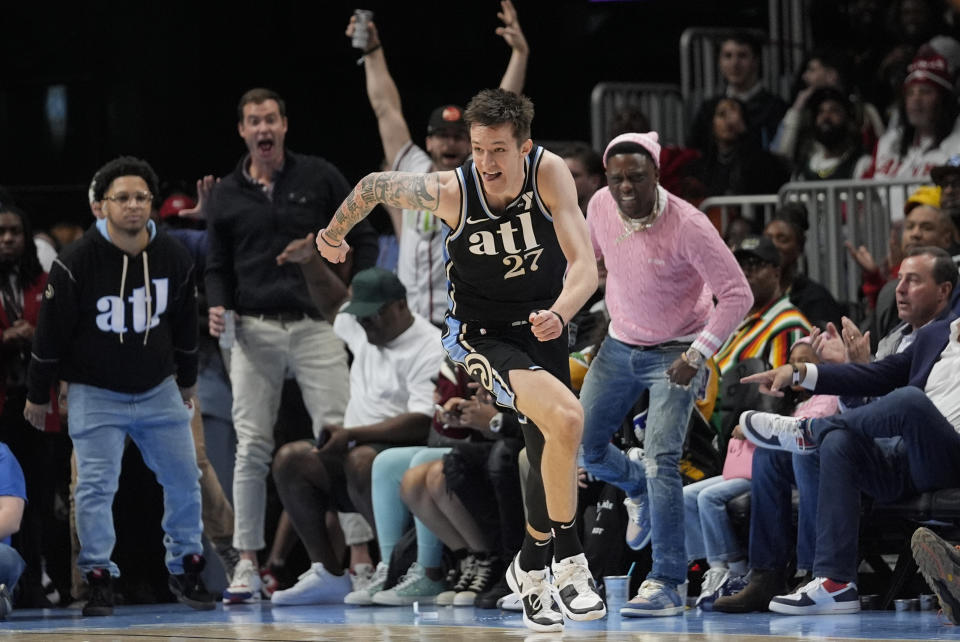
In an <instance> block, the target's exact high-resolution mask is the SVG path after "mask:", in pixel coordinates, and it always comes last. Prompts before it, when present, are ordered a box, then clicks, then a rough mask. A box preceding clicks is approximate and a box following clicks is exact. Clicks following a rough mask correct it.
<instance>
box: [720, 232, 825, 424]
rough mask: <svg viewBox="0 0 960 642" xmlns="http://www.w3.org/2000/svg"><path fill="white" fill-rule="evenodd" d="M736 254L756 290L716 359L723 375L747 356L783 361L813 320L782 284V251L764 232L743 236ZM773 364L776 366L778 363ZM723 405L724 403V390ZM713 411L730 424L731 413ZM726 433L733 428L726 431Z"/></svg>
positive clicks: (785, 360)
mask: <svg viewBox="0 0 960 642" xmlns="http://www.w3.org/2000/svg"><path fill="white" fill-rule="evenodd" d="M733 256H734V257H735V258H736V259H737V262H738V263H739V264H740V269H741V270H743V273H744V275H745V276H746V277H747V282H748V283H749V284H750V291H751V292H752V293H753V305H752V306H751V308H750V310H749V312H747V316H746V318H745V319H744V320H743V321H741V322H740V325H739V326H737V329H736V330H734V331H733V333H732V334H731V335H730V336H729V337H728V338H727V340H726V342H724V344H723V345H722V346H720V349H719V350H718V351H717V354H716V355H715V356H714V359H715V361H716V363H717V369H718V370H719V373H720V376H721V377H722V376H723V375H724V374H725V373H726V372H727V371H728V370H730V369H731V368H732V367H733V366H734V365H735V364H737V363H739V362H741V361H744V360H746V359H754V358H756V359H761V360H763V362H764V363H767V364H770V365H771V366H773V364H778V366H779V365H783V364H785V363H787V360H788V359H789V356H790V347H791V346H792V345H793V344H794V343H796V342H797V340H798V339H800V337H804V336H806V335H808V334H810V322H809V321H807V319H806V317H804V316H803V313H802V312H800V310H798V309H797V308H796V306H794V305H793V304H792V303H791V302H790V297H789V296H788V295H787V294H785V293H784V292H783V289H782V287H781V286H780V271H781V267H780V262H781V259H780V253H779V252H778V251H777V248H776V246H774V244H773V241H771V240H770V239H768V238H767V237H765V236H760V237H757V236H751V237H747V238H746V239H744V240H743V241H742V242H741V243H740V245H739V247H737V248H736V249H735V250H734V252H733ZM778 366H773V367H778ZM720 394H721V399H720V400H719V403H720V405H722V404H723V399H722V394H723V391H721V393H720ZM718 415H720V413H714V418H715V421H714V425H722V426H729V428H732V426H733V424H732V423H729V422H730V420H731V419H733V418H732V417H723V416H718ZM723 434H724V437H726V436H727V435H729V434H730V430H729V429H727V430H725V431H723Z"/></svg>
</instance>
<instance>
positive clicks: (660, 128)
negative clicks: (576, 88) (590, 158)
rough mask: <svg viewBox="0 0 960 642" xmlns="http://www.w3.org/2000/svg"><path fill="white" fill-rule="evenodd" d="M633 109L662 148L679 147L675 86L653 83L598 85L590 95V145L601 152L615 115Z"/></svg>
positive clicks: (679, 104)
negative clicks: (657, 137) (657, 139)
mask: <svg viewBox="0 0 960 642" xmlns="http://www.w3.org/2000/svg"><path fill="white" fill-rule="evenodd" d="M626 107H636V108H638V109H639V110H640V111H642V112H643V114H644V115H645V116H646V117H647V119H648V120H649V121H650V128H651V129H652V130H654V131H656V132H657V133H659V134H660V143H661V144H663V145H681V144H683V140H684V137H685V136H686V114H685V108H684V103H683V96H681V94H680V87H678V86H677V85H668V84H657V83H631V82H601V83H598V84H597V85H596V86H594V88H593V91H592V92H591V93H590V128H591V144H592V145H593V148H594V149H596V150H597V151H598V152H601V153H602V152H603V149H604V147H606V145H607V142H609V140H610V138H611V136H610V133H611V132H610V126H611V124H612V122H613V120H614V118H615V117H616V115H617V113H618V112H620V111H621V110H622V109H624V108H626Z"/></svg>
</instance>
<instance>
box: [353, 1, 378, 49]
mask: <svg viewBox="0 0 960 642" xmlns="http://www.w3.org/2000/svg"><path fill="white" fill-rule="evenodd" d="M353 15H354V17H355V18H356V21H355V22H354V23H353V39H352V40H351V41H350V44H352V45H353V47H354V49H360V50H361V51H366V50H367V41H368V40H369V38H370V30H369V29H368V28H367V25H368V24H369V23H370V21H371V20H373V12H372V11H368V10H366V9H356V10H354V12H353Z"/></svg>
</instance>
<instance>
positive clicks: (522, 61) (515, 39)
mask: <svg viewBox="0 0 960 642" xmlns="http://www.w3.org/2000/svg"><path fill="white" fill-rule="evenodd" d="M497 17H498V18H500V20H501V21H502V22H503V26H502V27H497V35H498V36H501V37H502V38H503V39H504V40H505V41H506V43H507V44H508V45H510V62H508V63H507V70H506V71H505V72H503V79H502V80H500V88H501V89H506V90H507V91H512V92H514V93H516V94H519V93H523V84H524V82H525V81H526V78H527V60H528V59H529V57H530V45H528V44H527V39H526V37H524V35H523V29H521V28H520V21H519V20H518V19H517V10H516V9H515V8H514V7H513V2H511V0H500V11H499V12H497Z"/></svg>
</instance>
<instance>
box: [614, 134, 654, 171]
mask: <svg viewBox="0 0 960 642" xmlns="http://www.w3.org/2000/svg"><path fill="white" fill-rule="evenodd" d="M659 139H660V136H659V135H658V134H657V132H647V133H646V134H640V133H627V134H620V135H619V136H617V137H616V138H614V139H613V140H611V141H610V143H609V144H608V145H607V149H606V150H604V152H603V166H604V167H606V166H607V156H608V155H609V154H610V148H611V147H613V146H614V145H616V144H618V143H636V144H637V145H640V147H643V148H644V149H645V150H647V151H648V152H650V156H652V157H653V164H654V165H656V166H657V169H660V143H658V142H657V141H658V140H659Z"/></svg>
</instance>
